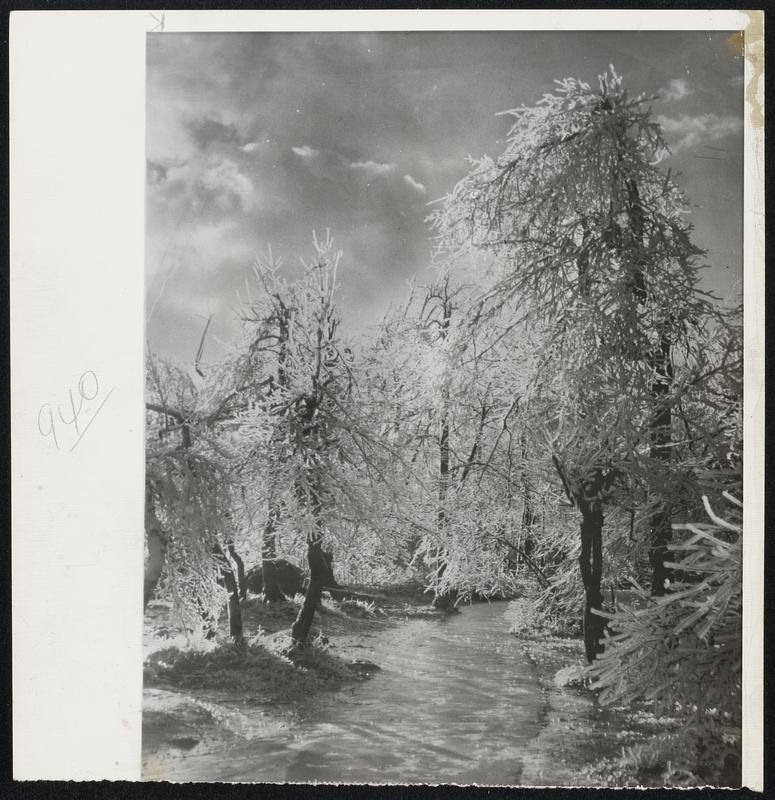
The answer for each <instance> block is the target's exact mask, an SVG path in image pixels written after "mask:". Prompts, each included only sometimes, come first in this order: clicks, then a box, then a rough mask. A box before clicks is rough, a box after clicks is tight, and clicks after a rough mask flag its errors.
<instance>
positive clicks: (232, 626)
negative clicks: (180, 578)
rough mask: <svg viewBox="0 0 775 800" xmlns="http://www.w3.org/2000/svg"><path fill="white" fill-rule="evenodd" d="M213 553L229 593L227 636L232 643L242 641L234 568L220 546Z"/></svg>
mask: <svg viewBox="0 0 775 800" xmlns="http://www.w3.org/2000/svg"><path fill="white" fill-rule="evenodd" d="M215 554H216V556H217V557H218V558H219V560H220V562H221V581H223V585H224V587H225V589H226V591H227V592H228V593H229V600H228V614H229V636H230V637H231V639H232V641H233V642H234V644H239V643H240V642H241V641H242V606H241V605H240V596H239V587H238V585H237V580H236V578H235V577H234V570H233V569H232V568H231V565H230V564H229V562H228V559H227V558H226V555H225V553H224V552H223V550H221V548H220V547H216V548H215Z"/></svg>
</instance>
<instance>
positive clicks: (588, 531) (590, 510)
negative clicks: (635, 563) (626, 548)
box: [577, 470, 606, 663]
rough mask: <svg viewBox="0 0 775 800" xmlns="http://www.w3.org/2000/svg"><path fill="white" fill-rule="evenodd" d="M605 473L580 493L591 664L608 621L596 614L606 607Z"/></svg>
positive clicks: (587, 646) (581, 563)
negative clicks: (604, 549) (604, 575)
mask: <svg viewBox="0 0 775 800" xmlns="http://www.w3.org/2000/svg"><path fill="white" fill-rule="evenodd" d="M602 484H603V480H602V476H601V475H600V473H599V470H598V471H596V473H595V476H594V477H593V479H592V480H590V481H585V482H584V484H583V485H582V490H581V492H580V493H579V496H578V498H577V499H578V505H579V510H580V511H581V554H580V555H579V567H580V568H581V580H582V582H583V584H584V624H583V628H584V650H585V652H586V656H587V661H589V663H592V662H593V661H594V660H595V658H597V656H598V655H599V654H600V653H602V652H603V645H602V640H603V636H604V633H605V628H606V621H605V619H604V618H603V617H601V616H599V615H598V614H595V613H594V610H595V609H597V610H600V609H602V607H603V593H602V591H601V588H600V584H601V580H602V575H603V505H602V501H601V499H600V492H601V489H602Z"/></svg>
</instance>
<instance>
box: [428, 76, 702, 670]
mask: <svg viewBox="0 0 775 800" xmlns="http://www.w3.org/2000/svg"><path fill="white" fill-rule="evenodd" d="M648 102H649V98H647V97H646V96H643V95H641V96H638V97H634V98H633V97H630V96H629V94H628V92H627V90H626V89H625V88H624V86H623V83H622V81H621V78H620V77H619V76H618V75H617V74H616V72H615V71H614V69H613V67H611V69H610V71H609V72H608V73H607V74H605V75H603V76H601V78H600V85H599V88H595V89H593V88H592V87H590V86H589V85H588V84H586V83H583V82H581V81H579V80H575V79H566V80H563V81H560V82H558V85H557V89H556V90H555V91H554V92H553V93H551V94H547V95H545V96H544V97H543V98H542V99H541V100H540V101H539V102H538V103H537V104H536V105H535V106H532V107H529V108H528V107H522V108H519V109H514V110H512V111H509V112H506V113H508V114H509V115H511V116H512V117H513V118H514V122H513V125H512V127H511V129H510V131H509V134H508V137H507V146H506V149H505V151H504V152H503V154H502V155H501V156H500V157H498V158H497V159H495V160H493V159H491V158H488V157H485V158H482V159H481V160H478V161H474V162H473V164H472V169H471V171H470V173H469V174H468V175H467V176H466V177H465V178H464V179H463V180H462V181H461V182H460V183H459V184H458V185H457V186H456V187H455V188H454V190H453V191H452V192H451V193H450V195H449V196H448V197H447V198H446V199H445V202H444V203H443V205H442V207H441V208H440V210H439V211H437V212H436V214H435V215H434V223H435V226H436V228H437V232H438V237H439V240H438V241H439V254H440V257H441V259H442V261H443V263H445V264H447V265H453V266H454V265H455V264H457V263H459V262H460V261H461V260H464V259H467V258H470V257H471V254H472V253H486V254H487V256H488V258H489V261H488V263H489V270H488V274H487V276H486V279H485V281H484V288H483V290H482V292H481V293H480V296H479V299H478V302H477V303H476V304H475V305H474V307H473V312H472V313H475V315H476V319H477V320H478V323H479V324H487V323H488V322H489V321H491V320H493V319H499V320H503V319H504V318H508V319H513V320H515V323H514V324H515V325H518V326H521V330H522V331H523V334H524V339H525V346H528V347H530V348H531V351H532V352H533V354H534V356H535V364H534V368H533V373H532V375H531V376H530V381H529V389H528V391H527V392H526V395H525V398H524V400H525V402H524V403H523V410H526V411H527V412H528V415H529V417H530V418H531V422H530V424H529V426H528V428H527V430H528V432H529V434H530V435H531V436H532V437H533V439H534V440H536V441H538V442H542V443H543V446H544V448H545V456H546V457H545V459H544V463H551V464H552V466H553V468H554V469H555V470H556V473H557V476H558V477H559V478H560V480H561V483H562V486H563V488H564V491H565V493H566V494H567V499H568V502H569V503H570V504H571V505H572V506H573V507H575V508H576V509H577V510H578V512H579V513H580V515H581V530H580V555H579V565H580V573H581V579H582V582H583V586H584V594H585V613H584V619H585V643H586V650H587V656H588V658H589V659H590V660H592V659H594V658H595V656H596V654H597V653H598V652H599V650H600V640H601V638H602V634H603V628H604V623H603V620H602V618H601V617H600V616H599V615H597V614H595V613H594V612H595V610H599V609H601V607H602V591H601V575H602V566H603V546H604V542H603V523H604V514H605V511H606V508H607V507H610V506H611V505H613V506H618V507H627V508H630V509H632V510H633V513H634V514H635V513H637V520H636V523H637V525H636V527H637V528H638V529H639V530H644V529H645V530H644V533H645V535H646V537H647V539H648V550H649V555H650V562H651V589H652V592H653V593H654V594H657V595H658V594H661V593H662V592H664V590H665V583H666V579H667V577H668V572H667V567H666V564H665V561H666V553H667V549H666V548H667V544H668V542H669V539H670V532H671V521H672V514H673V513H674V510H675V507H676V505H680V504H681V503H682V502H683V497H684V495H685V487H686V484H687V481H689V480H690V476H689V475H688V474H682V477H681V480H676V479H675V475H676V464H675V463H674V457H673V454H674V451H675V448H674V444H675V443H674V441H673V437H674V428H675V426H676V408H677V405H678V403H679V402H680V401H681V400H684V401H685V400H686V398H687V396H688V395H690V394H691V393H692V392H695V393H696V392H697V391H701V389H702V380H701V379H700V377H701V376H699V375H698V374H697V370H698V369H699V367H698V365H699V364H700V363H701V362H703V357H702V353H703V348H704V346H705V341H706V339H705V335H706V334H707V332H708V325H709V323H708V319H710V318H712V317H714V315H715V312H714V309H713V306H712V304H711V303H710V302H709V300H708V298H707V297H705V296H704V295H703V294H702V293H701V292H700V291H699V289H698V278H699V269H700V265H699V263H698V257H699V256H700V255H701V251H700V250H699V249H698V248H697V247H696V246H695V245H694V244H693V243H692V240H691V237H690V233H691V226H690V225H689V224H688V223H687V222H686V219H685V214H686V211H687V203H686V201H685V198H684V196H683V194H682V192H681V191H680V189H679V188H678V186H677V185H676V183H675V182H674V181H673V180H672V177H671V173H670V171H669V170H668V171H667V173H664V172H662V171H661V170H660V168H659V167H658V163H659V161H660V160H661V159H662V157H663V156H664V155H665V154H666V153H667V152H668V151H667V146H666V144H665V142H664V140H663V139H662V136H661V133H660V129H659V126H658V124H657V123H656V122H655V121H654V120H653V118H652V116H651V112H650V108H649V107H648ZM684 405H686V402H684Z"/></svg>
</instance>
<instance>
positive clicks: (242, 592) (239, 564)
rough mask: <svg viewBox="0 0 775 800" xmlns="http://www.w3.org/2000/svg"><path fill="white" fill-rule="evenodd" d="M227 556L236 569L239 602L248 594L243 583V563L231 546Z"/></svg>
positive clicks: (231, 545) (245, 584)
mask: <svg viewBox="0 0 775 800" xmlns="http://www.w3.org/2000/svg"><path fill="white" fill-rule="evenodd" d="M229 556H231V560H232V561H233V562H234V563H235V565H236V567H237V589H238V591H239V598H240V600H244V599H245V598H246V597H247V594H248V586H247V582H246V581H245V562H244V561H243V560H242V558H241V557H240V555H239V553H238V552H237V550H236V548H235V547H234V545H233V544H230V545H229Z"/></svg>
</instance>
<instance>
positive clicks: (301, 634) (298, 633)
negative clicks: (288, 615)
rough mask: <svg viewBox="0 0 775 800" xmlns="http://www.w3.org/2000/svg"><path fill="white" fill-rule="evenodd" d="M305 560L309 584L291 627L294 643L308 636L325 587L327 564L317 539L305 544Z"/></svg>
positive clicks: (301, 643) (303, 642)
mask: <svg viewBox="0 0 775 800" xmlns="http://www.w3.org/2000/svg"><path fill="white" fill-rule="evenodd" d="M307 562H308V564H309V584H308V585H307V591H306V593H305V595H304V603H303V604H302V606H301V610H300V611H299V614H298V616H297V617H296V621H295V622H294V623H293V627H292V628H291V639H293V642H294V644H300V645H303V644H305V643H306V642H307V639H308V638H309V632H310V628H311V627H312V621H313V619H314V617H315V611H316V610H317V607H318V604H319V603H320V598H321V596H322V594H323V589H324V588H325V578H326V574H327V571H328V565H327V564H326V560H325V556H324V555H323V548H322V547H321V545H320V540H319V539H313V540H311V541H310V542H309V543H308V544H307Z"/></svg>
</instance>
